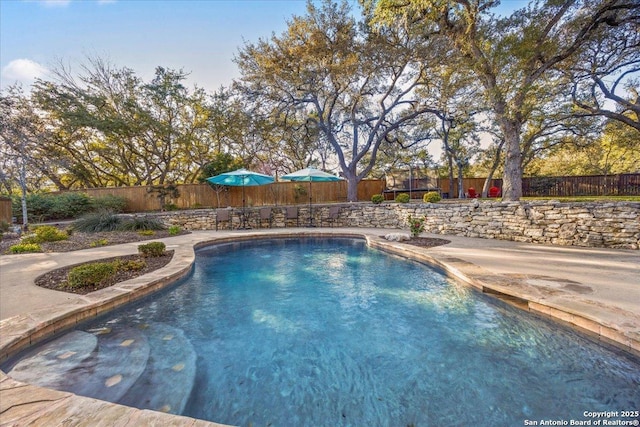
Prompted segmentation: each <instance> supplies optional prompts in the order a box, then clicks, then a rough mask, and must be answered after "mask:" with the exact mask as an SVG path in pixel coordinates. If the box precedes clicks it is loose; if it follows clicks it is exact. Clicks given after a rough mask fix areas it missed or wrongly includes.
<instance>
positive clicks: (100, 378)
mask: <svg viewBox="0 0 640 427" xmlns="http://www.w3.org/2000/svg"><path fill="white" fill-rule="evenodd" d="M107 316H108V317H103V318H101V319H99V320H98V321H94V322H92V323H91V324H87V325H82V327H80V328H78V330H77V331H74V332H73V333H72V334H75V335H71V336H70V337H69V338H68V339H64V337H62V339H61V341H52V342H50V343H49V344H47V345H48V346H49V347H46V345H45V350H42V349H40V350H38V349H34V350H31V351H30V352H29V353H28V354H27V355H26V357H25V358H23V359H22V360H21V361H12V362H11V366H8V367H5V368H8V369H9V371H10V370H11V369H13V372H9V375H12V376H16V377H17V379H20V378H23V379H26V380H30V381H32V382H36V383H37V381H41V382H42V385H45V386H51V387H56V388H59V389H65V390H69V391H73V392H76V393H79V394H84V395H89V396H92V397H97V398H103V399H109V400H111V401H114V402H120V403H124V404H128V405H131V406H137V407H143V408H151V409H155V410H165V411H168V412H173V413H180V414H183V415H187V416H191V417H195V418H200V419H206V420H211V421H216V422H219V423H225V424H232V425H241V426H247V425H253V426H261V425H272V426H294V425H295V426H303V425H308V426H320V425H322V426H329V425H331V426H337V425H341V426H351V425H352V426H373V425H375V426H407V425H414V426H425V425H431V426H442V425H476V426H510V425H524V421H525V420H545V419H547V420H548V419H552V420H558V419H561V420H570V419H576V420H582V419H584V416H583V413H584V412H585V411H592V412H593V411H623V410H634V409H635V410H637V409H638V408H639V404H640V364H638V360H636V359H635V358H633V357H631V356H628V355H624V354H620V353H618V352H616V351H614V350H612V349H609V348H605V347H602V346H600V345H598V344H596V343H594V342H592V341H591V340H589V339H587V338H585V337H584V336H582V335H580V334H578V333H575V332H574V331H572V330H569V329H566V328H564V327H560V326H559V325H557V324H555V323H553V322H550V321H546V320H543V319H539V318H536V317H533V316H530V315H529V314H527V313H525V312H522V311H520V310H517V309H515V308H512V307H510V306H507V305H505V304H503V303H501V302H498V301H496V300H495V299H492V298H490V297H488V296H485V295H482V294H480V293H478V292H475V291H473V290H471V289H469V288H467V287H464V286H462V285H458V284H455V283H452V282H451V281H449V280H448V279H446V278H445V277H444V276H443V275H442V274H440V273H439V272H438V271H436V270H434V269H431V268H429V267H427V266H425V265H422V264H419V263H417V262H413V261H409V260H405V259H402V258H399V257H396V256H392V255H389V254H386V253H384V252H381V251H378V250H375V249H370V248H368V247H367V245H366V243H365V242H364V241H362V240H356V239H336V238H332V239H321V238H318V239H316V238H306V239H272V240H261V241H252V242H238V243H229V244H221V245H215V246H209V247H206V248H202V249H199V250H198V251H197V256H196V263H195V267H194V271H193V273H192V274H191V275H190V276H189V277H187V278H186V279H183V280H182V281H181V282H180V283H179V284H177V285H176V286H173V287H171V289H169V290H166V291H163V292H161V293H160V294H159V295H156V296H154V297H153V298H150V299H146V300H144V301H142V302H139V303H136V304H135V305H132V306H129V307H126V308H123V309H120V310H117V311H115V312H113V313H111V314H109V315H107ZM70 346H71V347H73V348H72V349H71V350H70ZM107 350H109V351H113V353H111V355H110V356H109V355H107ZM71 353H73V354H71ZM102 353H104V354H105V355H103V356H100V357H98V356H97V355H99V354H102ZM89 360H91V362H88V361H89ZM61 361H63V362H61ZM60 363H63V367H62V368H60ZM101 363H102V364H105V363H106V365H110V366H108V367H102V365H101ZM47 364H50V365H51V366H55V367H56V369H59V370H61V371H64V370H65V369H66V371H65V372H66V373H65V374H64V375H62V374H60V375H58V376H56V377H55V378H53V377H52V376H46V375H43V374H42V373H41V371H37V369H36V371H31V370H30V369H32V368H33V367H34V366H38V367H41V366H43V365H47ZM118 364H120V366H118ZM114 366H115V367H114ZM33 369H35V368H33ZM5 372H6V370H5ZM34 372H35V373H34ZM21 376H22V377H21ZM25 376H26V377H25ZM43 377H46V378H44V379H43ZM89 377H91V378H93V377H95V378H96V381H97V383H96V384H97V385H95V386H91V385H87V384H86V383H88V382H89V380H88V378H89ZM74 378H75V380H76V382H79V383H81V385H80V386H79V385H77V384H76V385H73V384H68V383H69V382H70V379H74ZM47 381H48V382H47ZM105 393H106V397H105Z"/></svg>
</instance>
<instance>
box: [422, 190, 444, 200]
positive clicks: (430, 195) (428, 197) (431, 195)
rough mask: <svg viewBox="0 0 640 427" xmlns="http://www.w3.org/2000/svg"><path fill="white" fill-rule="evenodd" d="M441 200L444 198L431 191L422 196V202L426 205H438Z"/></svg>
mask: <svg viewBox="0 0 640 427" xmlns="http://www.w3.org/2000/svg"><path fill="white" fill-rule="evenodd" d="M440 200H442V197H440V194H438V192H436V191H429V192H428V193H425V195H424V196H422V201H423V202H425V203H438V202H439V201H440Z"/></svg>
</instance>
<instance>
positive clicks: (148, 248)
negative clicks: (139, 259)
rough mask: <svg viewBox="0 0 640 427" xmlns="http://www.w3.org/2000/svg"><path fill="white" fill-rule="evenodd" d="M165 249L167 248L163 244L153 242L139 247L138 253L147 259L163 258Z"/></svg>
mask: <svg viewBox="0 0 640 427" xmlns="http://www.w3.org/2000/svg"><path fill="white" fill-rule="evenodd" d="M165 249H166V246H165V244H164V243H162V242H151V243H147V244H144V245H138V252H139V253H140V255H142V256H143V257H146V258H153V257H159V256H163V255H164V250H165Z"/></svg>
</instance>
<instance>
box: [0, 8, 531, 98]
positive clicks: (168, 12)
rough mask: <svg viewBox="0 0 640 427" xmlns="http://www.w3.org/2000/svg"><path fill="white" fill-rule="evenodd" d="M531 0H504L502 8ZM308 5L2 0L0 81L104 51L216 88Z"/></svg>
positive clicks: (148, 75)
mask: <svg viewBox="0 0 640 427" xmlns="http://www.w3.org/2000/svg"><path fill="white" fill-rule="evenodd" d="M349 1H350V2H351V3H353V4H356V3H357V0H349ZM526 4H527V1H523V0H502V5H501V6H500V9H499V11H500V12H503V13H508V12H509V11H511V10H514V9H516V8H520V7H522V6H524V5H526ZM305 12H306V0H236V1H231V0H178V1H172V0H0V88H1V89H5V88H6V87H7V86H8V85H10V84H13V83H15V82H16V81H18V82H21V83H22V84H23V86H24V87H25V88H27V87H28V86H29V85H30V84H31V83H32V82H33V79H34V78H35V77H40V78H44V79H47V78H48V77H49V74H48V73H49V70H50V69H51V68H52V67H55V66H56V64H58V63H63V64H65V65H66V66H70V67H71V71H72V73H74V72H76V73H77V72H79V71H80V65H81V64H82V63H86V62H87V58H88V57H99V58H101V59H105V60H108V61H109V62H110V63H111V64H113V65H114V66H115V67H116V68H124V67H127V68H130V69H132V70H134V71H135V73H136V75H138V76H139V77H141V78H142V79H144V80H146V81H148V80H150V79H152V78H153V75H154V70H155V68H156V67H158V66H162V67H165V68H170V69H174V70H178V69H182V70H184V71H185V72H187V73H190V74H189V77H188V83H189V85H190V86H193V85H198V86H199V87H202V88H204V89H206V90H207V91H210V92H213V91H215V90H216V89H218V88H219V87H220V86H221V85H224V86H229V85H230V84H231V82H232V80H233V79H234V78H238V77H239V73H238V70H237V67H236V65H235V63H234V62H233V57H234V55H235V54H237V52H238V49H239V48H241V47H242V46H243V45H244V43H245V42H249V43H254V42H257V41H258V40H259V39H260V38H267V37H269V36H270V35H271V33H272V32H275V33H276V34H278V35H279V34H280V33H282V32H283V31H284V30H285V29H286V26H287V20H290V18H291V17H292V16H294V15H298V16H300V15H304V14H305Z"/></svg>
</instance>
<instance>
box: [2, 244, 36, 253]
mask: <svg viewBox="0 0 640 427" xmlns="http://www.w3.org/2000/svg"><path fill="white" fill-rule="evenodd" d="M9 252H11V253H12V254H22V253H27V252H42V248H41V247H40V245H39V244H37V243H19V244H17V245H13V246H11V247H10V248H9Z"/></svg>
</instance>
